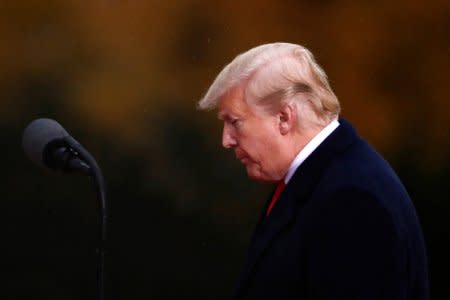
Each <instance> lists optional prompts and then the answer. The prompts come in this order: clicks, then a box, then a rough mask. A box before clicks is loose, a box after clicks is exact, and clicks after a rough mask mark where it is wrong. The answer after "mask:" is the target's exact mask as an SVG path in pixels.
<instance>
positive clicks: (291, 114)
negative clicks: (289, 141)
mask: <svg viewBox="0 0 450 300" xmlns="http://www.w3.org/2000/svg"><path fill="white" fill-rule="evenodd" d="M278 118H279V119H278V122H279V129H280V133H281V134H282V135H286V134H287V133H289V132H290V131H292V130H293V129H294V128H295V126H296V124H297V110H296V107H295V105H294V104H292V103H284V104H282V106H281V108H280V111H279V112H278Z"/></svg>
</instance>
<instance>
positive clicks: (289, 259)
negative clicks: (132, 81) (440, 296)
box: [199, 43, 428, 300]
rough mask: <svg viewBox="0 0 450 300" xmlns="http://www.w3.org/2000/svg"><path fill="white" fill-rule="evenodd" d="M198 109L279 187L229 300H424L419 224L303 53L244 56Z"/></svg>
mask: <svg viewBox="0 0 450 300" xmlns="http://www.w3.org/2000/svg"><path fill="white" fill-rule="evenodd" d="M199 107H200V108H201V109H213V108H218V117H219V119H220V120H222V121H223V123H224V127H223V136H222V143H223V146H224V147H225V148H231V149H234V153H235V155H236V158H237V159H238V160H240V162H241V163H242V164H243V165H244V166H245V168H246V170H247V173H248V175H249V177H250V178H253V179H256V180H260V181H264V182H269V183H276V188H275V190H274V192H273V195H271V197H270V198H269V199H268V200H269V201H268V202H267V204H266V206H265V208H264V211H263V213H262V214H261V219H260V221H259V223H258V225H257V227H256V230H255V232H254V234H253V237H252V240H251V243H250V247H249V250H248V256H247V262H246V265H245V267H244V269H243V271H242V274H241V278H240V279H239V281H238V283H237V285H236V287H235V290H234V292H233V299H272V300H276V299H345V300H349V299H383V300H388V299H395V300H406V299H408V300H412V299H415V300H419V299H420V300H422V299H428V281H427V261H426V256H425V246H424V241H423V237H422V233H421V228H420V225H419V221H418V219H417V216H416V212H415V209H414V207H413V204H412V203H411V200H410V198H409V196H408V194H407V192H406V191H405V188H404V187H403V185H402V183H401V182H400V180H399V179H398V177H397V176H396V174H395V173H394V171H393V170H392V169H391V167H390V166H389V165H388V163H387V162H386V161H385V160H384V159H383V158H382V157H381V156H380V155H379V154H378V153H377V152H376V151H375V150H374V149H372V148H371V147H370V146H369V145H368V144H367V143H366V142H365V141H364V140H362V139H361V138H360V137H359V136H358V135H357V134H356V132H355V130H354V129H353V128H352V127H351V125H350V124H349V123H348V122H346V121H345V120H342V119H339V118H338V116H339V112H340V105H339V102H338V99H337V97H336V96H335V95H334V93H333V91H332V89H331V88H330V86H329V84H328V81H327V77H326V75H325V73H324V71H323V70H322V69H321V68H320V67H319V66H318V65H317V63H316V62H315V60H314V58H313V55H312V54H311V53H310V52H309V51H308V50H307V49H305V48H304V47H302V46H299V45H293V44H287V43H274V44H267V45H262V46H259V47H256V48H254V49H251V50H249V51H247V52H245V53H243V54H241V55H239V56H237V57H236V58H235V59H234V60H233V61H232V62H231V63H230V64H229V65H227V66H226V67H225V68H224V69H223V70H222V71H221V73H220V74H219V75H218V76H217V78H216V79H215V81H214V83H213V84H212V85H211V87H210V88H209V90H208V92H207V93H206V95H205V97H204V98H203V99H202V100H201V101H200V102H199Z"/></svg>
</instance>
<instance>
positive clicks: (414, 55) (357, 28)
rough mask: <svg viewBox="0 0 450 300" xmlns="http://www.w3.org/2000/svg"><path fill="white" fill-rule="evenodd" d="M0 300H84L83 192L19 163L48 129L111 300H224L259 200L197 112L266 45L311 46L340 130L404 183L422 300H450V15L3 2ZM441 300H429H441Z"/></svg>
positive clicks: (430, 8)
mask: <svg viewBox="0 0 450 300" xmlns="http://www.w3.org/2000/svg"><path fill="white" fill-rule="evenodd" d="M0 37H1V38H0V66H1V67H0V94H1V97H0V101H1V105H0V124H1V131H0V133H1V140H2V141H3V142H2V144H3V146H2V147H1V150H0V151H1V157H3V166H4V168H3V169H4V170H5V172H4V173H2V175H1V180H0V182H1V188H2V190H3V191H4V192H3V196H2V197H1V201H0V214H1V215H0V222H1V223H0V226H1V227H0V228H1V229H0V233H1V237H2V238H1V246H0V249H1V255H0V257H1V258H0V264H1V265H0V266H1V272H2V274H3V278H4V280H2V283H1V287H0V298H1V299H5V300H9V299H59V300H63V299H64V300H65V299H67V300H75V299H95V290H96V277H95V276H96V263H97V257H96V252H95V249H96V247H97V237H98V223H99V222H98V203H97V200H96V196H95V193H94V188H93V183H92V181H91V180H90V179H89V178H87V177H83V176H81V175H71V176H66V175H61V174H58V173H52V172H48V171H45V170H43V169H40V168H39V167H37V166H35V165H33V164H32V162H31V161H29V160H28V159H27V158H26V156H25V155H24V153H23V150H22V146H21V138H22V132H23V129H24V128H25V127H26V126H27V125H28V123H29V122H31V121H32V120H34V119H36V118H39V117H48V118H53V119H55V120H57V121H58V122H59V123H60V124H61V125H62V126H63V127H65V128H66V129H67V130H68V131H69V133H71V134H72V136H74V137H75V138H76V139H77V140H79V141H80V142H81V143H82V144H83V145H84V146H85V148H87V149H88V150H89V151H90V153H91V154H92V155H94V157H96V159H97V162H98V163H99V165H100V166H101V167H102V170H103V173H104V175H105V177H106V180H107V183H108V192H109V201H110V213H111V219H110V232H111V234H110V236H109V243H108V247H109V251H108V253H107V257H106V263H107V281H108V286H107V297H108V299H130V300H131V299H177V298H180V297H183V298H190V299H227V298H228V296H229V294H230V290H231V288H232V286H233V284H234V281H235V279H236V277H237V275H238V274H239V271H240V268H241V266H242V263H243V259H244V255H245V251H246V247H247V243H248V240H249V237H250V234H251V232H252V229H253V226H254V224H255V222H256V220H257V218H258V216H259V210H260V209H261V207H262V205H263V202H264V199H265V197H266V195H267V193H268V191H269V190H270V188H271V187H270V186H267V185H263V184H259V183H255V182H252V181H250V180H249V179H247V177H246V174H245V170H244V169H243V168H242V167H241V166H240V164H239V163H238V162H236V161H234V158H233V154H232V153H231V152H228V151H225V150H223V149H221V124H220V123H219V121H218V120H217V118H216V115H215V113H214V112H211V113H205V112H199V111H197V110H196V102H197V101H198V99H199V98H201V96H202V95H203V94H204V93H205V92H206V89H207V88H208V86H209V84H210V83H211V82H212V80H213V79H214V77H215V75H216V74H217V73H218V72H219V71H220V70H221V69H222V67H223V66H224V65H225V64H227V63H228V62H229V61H230V60H231V59H233V58H234V57H235V56H236V55H237V54H238V53H240V52H243V51H245V50H247V49H249V48H251V47H254V46H257V45H259V44H262V43H267V42H274V41H286V42H293V43H299V44H302V45H304V46H306V47H308V48H309V49H310V50H311V51H312V52H313V53H314V54H315V55H316V58H317V60H318V62H319V63H320V64H321V65H322V66H323V67H324V69H325V71H326V72H327V73H328V75H329V79H330V82H331V85H332V87H333V88H334V90H335V92H336V94H337V96H338V97H339V99H340V101H341V102H342V106H343V114H342V115H343V117H345V118H347V119H348V120H350V121H351V122H352V123H353V124H354V125H355V127H356V128H357V129H358V131H359V133H360V134H361V135H363V136H364V137H365V138H366V139H367V140H368V141H369V142H370V143H371V144H372V145H374V146H375V147H376V148H377V149H378V150H379V152H381V153H382V154H383V155H384V156H385V157H386V159H388V160H389V162H390V163H391V164H392V165H393V166H394V168H395V169H396V170H397V172H398V173H399V175H400V177H401V178H402V180H403V182H404V184H405V185H406V187H407V189H408V191H409V192H410V194H411V196H412V199H413V201H414V204H415V206H416V208H417V212H418V215H419V218H420V220H421V223H422V226H423V230H424V235H425V239H426V243H427V250H428V255H429V264H430V282H431V293H432V298H434V299H436V298H441V299H446V298H448V296H450V293H449V292H448V283H447V277H448V276H446V274H447V273H448V271H449V264H448V253H450V251H449V250H450V249H449V247H450V246H449V243H448V242H449V236H450V235H449V225H448V223H447V222H448V220H449V218H450V213H449V209H450V203H449V200H450V199H449V192H450V188H449V185H450V182H449V180H450V143H449V133H450V125H449V124H450V103H449V99H450V88H449V84H448V83H447V81H448V79H449V78H450V2H449V1H447V0H430V1H420V0H409V1H407V0H400V1H387V0H381V1H350V0H347V1H337V0H321V1H317V0H296V1H293V0H276V1H275V0H259V1H227V0H216V1H206V0H186V1H183V0H167V1H153V0H147V1H144V0H140V1H139V0H134V1H133V0H128V1H126V0H92V1H79V0H45V1H44V0H39V1H37V0H27V1H24V0H0ZM438 295H439V296H438Z"/></svg>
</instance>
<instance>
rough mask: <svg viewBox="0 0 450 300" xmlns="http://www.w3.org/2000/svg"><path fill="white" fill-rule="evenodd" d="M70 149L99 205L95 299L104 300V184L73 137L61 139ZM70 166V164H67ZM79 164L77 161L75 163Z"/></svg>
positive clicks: (89, 155)
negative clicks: (91, 184) (90, 185)
mask: <svg viewBox="0 0 450 300" xmlns="http://www.w3.org/2000/svg"><path fill="white" fill-rule="evenodd" d="M63 139H64V140H65V141H66V142H67V144H68V145H70V147H71V148H72V149H71V151H73V154H75V156H77V157H80V158H81V159H82V160H83V162H85V163H86V165H83V166H78V168H77V169H78V170H79V171H80V172H82V173H84V174H85V175H88V176H90V177H92V178H93V180H94V184H95V189H96V192H97V199H98V201H99V203H100V232H99V246H98V248H97V255H98V268H97V299H98V300H104V299H105V252H106V238H107V221H108V212H107V200H106V184H105V179H104V178H103V175H102V171H101V170H100V167H99V166H98V164H97V162H96V161H95V159H94V157H92V155H91V154H90V153H89V152H88V151H87V150H86V149H84V148H83V146H81V145H80V144H79V143H78V142H77V141H76V140H75V139H74V138H73V137H71V136H66V137H64V138H63ZM68 163H69V164H70V162H68ZM77 163H78V164H79V161H78V162H77Z"/></svg>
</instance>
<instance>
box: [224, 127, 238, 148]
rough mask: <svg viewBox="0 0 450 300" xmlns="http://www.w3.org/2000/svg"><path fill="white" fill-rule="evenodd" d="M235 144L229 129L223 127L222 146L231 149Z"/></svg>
mask: <svg viewBox="0 0 450 300" xmlns="http://www.w3.org/2000/svg"><path fill="white" fill-rule="evenodd" d="M236 144H237V143H236V138H235V137H234V135H233V134H232V132H231V131H230V129H229V128H228V127H227V126H226V125H225V126H224V127H223V132H222V146H223V147H225V148H233V147H235V146H236Z"/></svg>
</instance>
